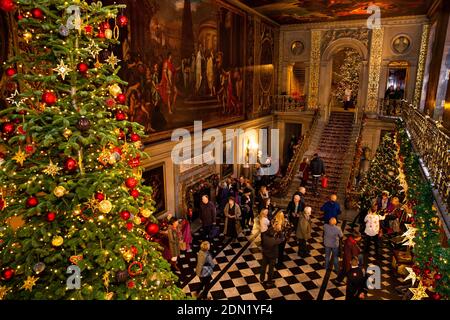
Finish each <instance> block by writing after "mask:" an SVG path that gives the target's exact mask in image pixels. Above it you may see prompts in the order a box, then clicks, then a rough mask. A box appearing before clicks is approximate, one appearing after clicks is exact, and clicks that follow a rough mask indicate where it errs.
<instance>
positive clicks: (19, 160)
mask: <svg viewBox="0 0 450 320" xmlns="http://www.w3.org/2000/svg"><path fill="white" fill-rule="evenodd" d="M12 159H13V160H15V161H16V162H17V163H19V164H20V165H21V166H23V162H24V161H25V160H26V159H27V155H26V154H25V153H24V152H23V151H22V150H21V149H20V147H19V151H17V152H16V154H15V155H14V157H13V158H12Z"/></svg>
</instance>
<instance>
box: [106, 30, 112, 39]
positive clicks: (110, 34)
mask: <svg viewBox="0 0 450 320" xmlns="http://www.w3.org/2000/svg"><path fill="white" fill-rule="evenodd" d="M112 36H113V32H112V30H111V29H106V30H105V37H106V39H111V38H112Z"/></svg>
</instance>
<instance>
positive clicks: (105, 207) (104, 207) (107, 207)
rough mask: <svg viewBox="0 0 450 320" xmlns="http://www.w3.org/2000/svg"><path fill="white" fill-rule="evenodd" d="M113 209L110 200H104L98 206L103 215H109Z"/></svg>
mask: <svg viewBox="0 0 450 320" xmlns="http://www.w3.org/2000/svg"><path fill="white" fill-rule="evenodd" d="M111 209H112V203H111V201H109V200H102V201H101V202H100V203H99V204H98V210H100V212H101V213H109V212H110V211H111Z"/></svg>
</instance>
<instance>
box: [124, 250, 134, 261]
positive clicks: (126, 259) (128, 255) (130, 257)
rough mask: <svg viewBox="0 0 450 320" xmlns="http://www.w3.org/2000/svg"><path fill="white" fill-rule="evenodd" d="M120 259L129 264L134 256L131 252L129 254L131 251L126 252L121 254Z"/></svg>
mask: <svg viewBox="0 0 450 320" xmlns="http://www.w3.org/2000/svg"><path fill="white" fill-rule="evenodd" d="M122 257H123V258H124V260H125V261H126V262H130V261H131V259H133V257H134V254H133V252H131V250H126V251H124V252H123V253H122Z"/></svg>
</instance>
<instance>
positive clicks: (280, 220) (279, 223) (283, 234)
mask: <svg viewBox="0 0 450 320" xmlns="http://www.w3.org/2000/svg"><path fill="white" fill-rule="evenodd" d="M272 226H273V229H274V230H275V236H276V237H278V238H282V239H283V241H281V242H280V243H279V245H278V263H277V267H281V266H282V264H283V260H284V248H285V247H286V242H287V241H288V240H289V234H290V232H291V226H290V224H289V220H288V219H287V218H286V217H285V215H284V212H283V211H279V212H278V213H277V214H276V215H275V218H273V220H272Z"/></svg>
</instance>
